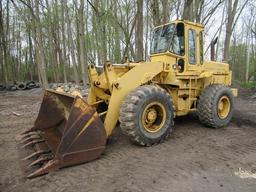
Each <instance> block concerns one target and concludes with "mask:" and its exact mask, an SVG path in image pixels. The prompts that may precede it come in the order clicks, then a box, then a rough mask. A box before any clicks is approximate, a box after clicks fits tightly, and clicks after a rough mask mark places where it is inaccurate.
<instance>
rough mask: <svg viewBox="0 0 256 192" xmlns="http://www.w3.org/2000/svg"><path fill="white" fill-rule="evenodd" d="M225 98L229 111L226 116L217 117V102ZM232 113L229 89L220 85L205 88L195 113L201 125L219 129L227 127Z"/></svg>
mask: <svg viewBox="0 0 256 192" xmlns="http://www.w3.org/2000/svg"><path fill="white" fill-rule="evenodd" d="M222 98H226V100H227V101H228V102H229V105H230V107H229V110H228V112H227V113H226V115H225V116H224V117H223V116H222V117H221V116H220V115H219V112H218V111H219V108H218V106H219V101H220V100H221V99H222ZM233 111H234V97H233V94H232V91H231V89H230V88H229V87H227V86H225V85H220V84H213V85H209V86H208V87H206V88H205V89H204V90H203V91H202V93H201V95H200V98H199V102H198V107H197V113H198V117H199V120H200V121H201V123H202V124H204V125H206V126H209V127H212V128H221V127H225V126H227V125H228V124H229V123H230V121H231V118H232V115H233Z"/></svg>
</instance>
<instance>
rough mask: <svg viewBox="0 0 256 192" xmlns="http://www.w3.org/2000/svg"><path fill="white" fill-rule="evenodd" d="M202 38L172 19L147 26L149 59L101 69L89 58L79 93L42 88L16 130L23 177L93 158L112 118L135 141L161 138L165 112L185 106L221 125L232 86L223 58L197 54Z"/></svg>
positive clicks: (171, 114)
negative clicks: (84, 90) (22, 127)
mask: <svg viewBox="0 0 256 192" xmlns="http://www.w3.org/2000/svg"><path fill="white" fill-rule="evenodd" d="M203 44H204V26H203V25H201V24H196V23H192V22H188V21H183V20H177V21H173V22H171V23H168V24H165V25H161V26H158V27H156V28H155V29H154V34H153V38H152V42H151V49H150V61H149V62H139V63H132V62H128V61H127V62H126V63H124V64H111V63H106V64H105V65H104V67H103V71H102V72H101V73H99V72H97V71H98V70H97V69H96V67H95V66H94V65H90V66H89V68H88V73H89V80H90V90H89V95H88V97H87V98H86V99H85V98H82V97H81V96H80V95H79V94H77V95H76V96H74V95H70V94H66V93H61V92H56V91H53V90H46V91H45V94H44V98H43V101H42V104H41V108H40V111H39V114H38V117H37V119H36V121H35V123H34V126H33V127H32V128H31V129H29V130H27V131H25V132H24V133H22V134H21V135H20V136H19V140H20V141H19V143H20V144H19V146H20V147H19V150H20V152H21V153H22V154H23V157H22V158H23V161H22V164H23V166H24V167H25V169H24V170H25V173H26V175H27V177H28V178H32V177H36V176H39V175H43V174H46V173H49V172H51V171H55V170H58V169H60V168H63V167H67V166H71V165H75V164H80V163H84V162H88V161H91V160H94V159H96V158H98V157H99V156H100V155H101V154H102V152H103V151H104V148H105V145H106V140H107V138H108V137H109V136H110V135H111V134H112V132H113V129H114V128H115V127H116V126H117V123H118V122H120V127H121V129H122V131H123V132H124V133H125V134H126V135H127V136H128V137H129V138H130V139H131V141H133V142H134V143H136V144H138V145H142V146H151V145H153V144H156V143H160V142H162V141H164V140H165V139H166V138H168V137H169V136H170V134H171V133H172V130H173V126H174V120H173V119H174V118H175V117H176V116H183V115H187V114H188V113H190V112H193V111H196V112H197V114H198V116H199V119H200V121H201V122H202V123H203V124H204V125H206V126H208V127H213V128H220V127H224V126H227V125H228V123H229V122H230V120H231V118H232V114H233V110H234V104H233V98H234V96H237V90H236V89H232V88H230V85H231V77H232V73H231V71H230V69H229V65H228V64H226V63H220V62H214V61H205V60H204V50H203ZM213 47H214V46H213ZM24 153H25V155H24Z"/></svg>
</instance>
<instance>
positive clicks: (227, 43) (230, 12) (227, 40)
mask: <svg viewBox="0 0 256 192" xmlns="http://www.w3.org/2000/svg"><path fill="white" fill-rule="evenodd" d="M237 5H238V0H235V1H234V4H233V3H232V0H228V9H227V11H228V12H227V17H228V18H227V25H226V36H225V43H224V55H223V59H224V61H226V62H228V60H229V48H230V39H231V35H232V32H233V23H234V18H235V15H236V11H237Z"/></svg>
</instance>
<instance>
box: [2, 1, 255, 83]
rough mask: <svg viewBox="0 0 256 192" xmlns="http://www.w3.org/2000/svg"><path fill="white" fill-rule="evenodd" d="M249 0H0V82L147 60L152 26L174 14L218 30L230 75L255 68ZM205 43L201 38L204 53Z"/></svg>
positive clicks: (76, 74) (56, 78)
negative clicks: (95, 66) (95, 65)
mask: <svg viewBox="0 0 256 192" xmlns="http://www.w3.org/2000/svg"><path fill="white" fill-rule="evenodd" d="M255 13H256V3H255V2H254V1H253V0H215V1H212V0H183V1H182V0H79V1H77V0H0V71H1V72H0V82H2V83H3V84H10V83H13V82H15V81H24V80H35V81H39V82H40V83H41V84H42V85H43V86H44V87H48V83H49V82H68V81H74V82H76V83H79V82H83V83H85V84H86V83H88V79H87V66H88V65H89V64H97V65H102V64H104V63H105V62H106V61H112V62H114V63H122V62H123V61H124V60H126V58H128V59H129V60H133V61H141V60H148V50H149V47H150V37H151V32H152V28H153V27H154V26H158V25H161V24H164V23H168V22H170V21H171V20H174V19H186V20H190V21H193V22H198V23H202V24H204V25H205V33H206V37H208V38H209V41H211V40H213V39H214V38H215V37H219V41H218V43H217V47H216V52H217V55H216V58H215V59H216V60H225V61H228V62H229V63H230V65H231V68H232V70H233V71H234V72H233V73H234V77H235V79H237V80H239V81H248V80H249V79H250V78H251V77H252V76H253V75H255V74H256V59H255V51H256V49H255V48H256V20H255ZM208 47H209V46H208V45H205V51H206V54H208V52H209V50H208Z"/></svg>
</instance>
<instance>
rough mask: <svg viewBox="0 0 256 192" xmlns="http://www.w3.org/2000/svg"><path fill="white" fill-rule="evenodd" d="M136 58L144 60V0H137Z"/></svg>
mask: <svg viewBox="0 0 256 192" xmlns="http://www.w3.org/2000/svg"><path fill="white" fill-rule="evenodd" d="M135 51H136V60H137V61H142V60H143V53H144V51H143V0H137V19H136V27H135Z"/></svg>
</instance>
